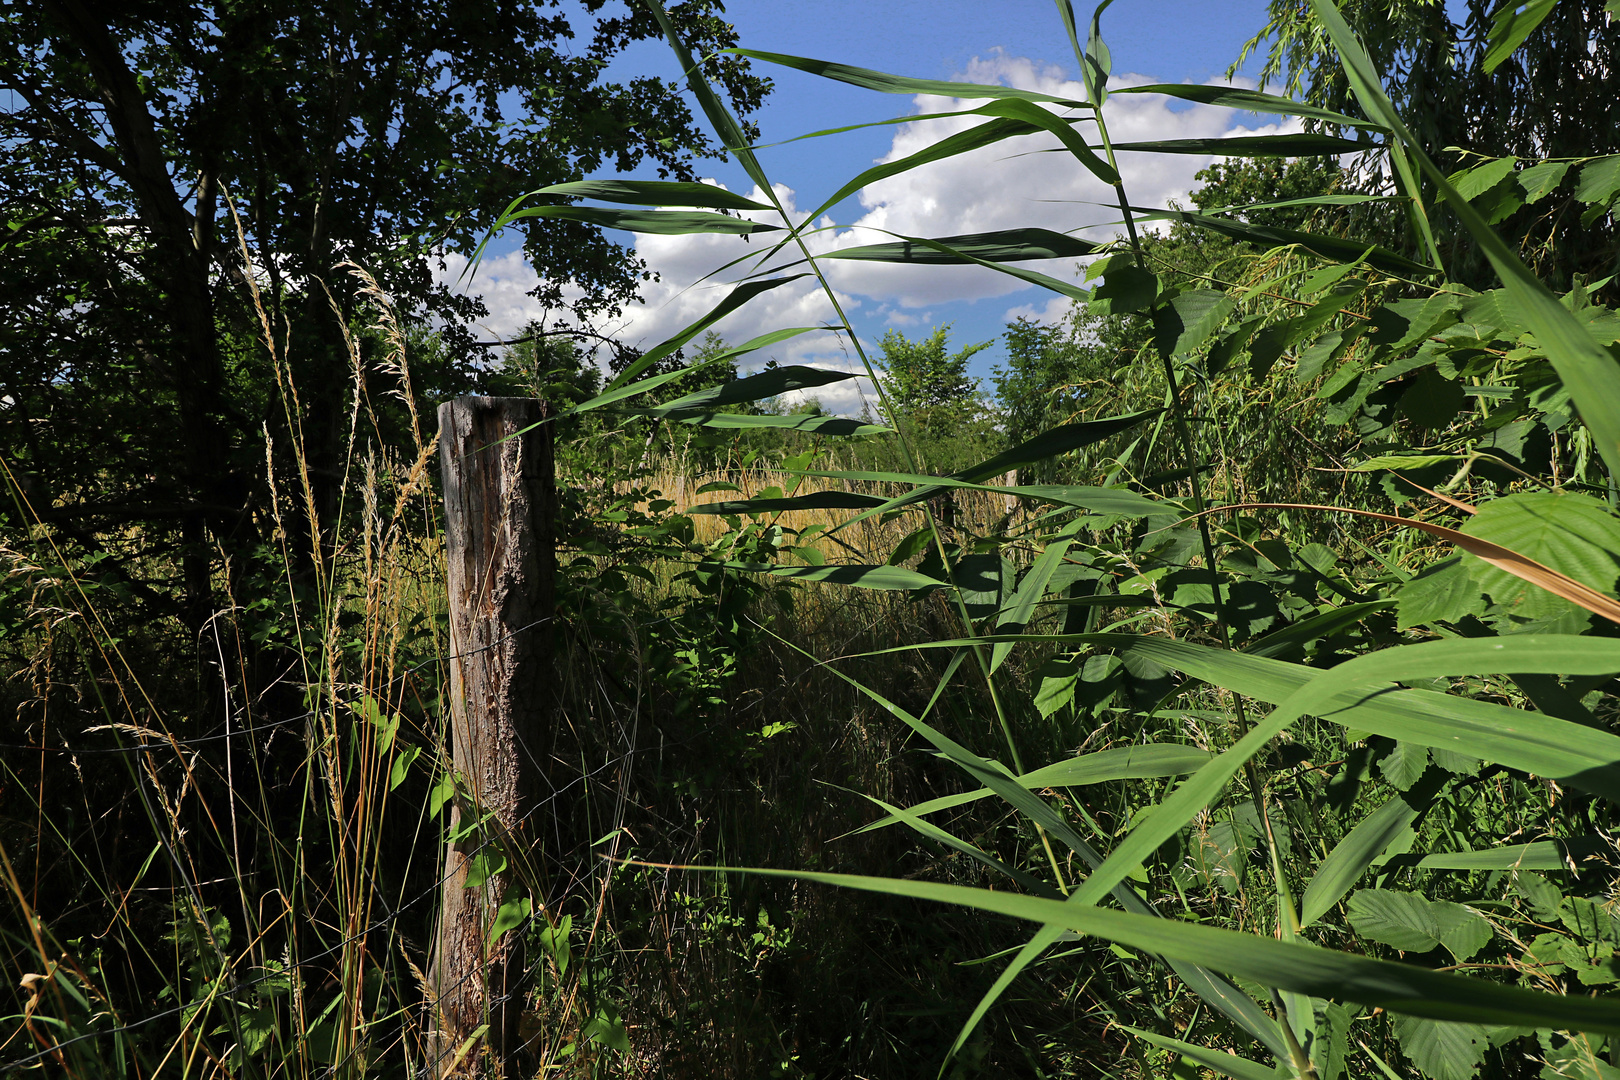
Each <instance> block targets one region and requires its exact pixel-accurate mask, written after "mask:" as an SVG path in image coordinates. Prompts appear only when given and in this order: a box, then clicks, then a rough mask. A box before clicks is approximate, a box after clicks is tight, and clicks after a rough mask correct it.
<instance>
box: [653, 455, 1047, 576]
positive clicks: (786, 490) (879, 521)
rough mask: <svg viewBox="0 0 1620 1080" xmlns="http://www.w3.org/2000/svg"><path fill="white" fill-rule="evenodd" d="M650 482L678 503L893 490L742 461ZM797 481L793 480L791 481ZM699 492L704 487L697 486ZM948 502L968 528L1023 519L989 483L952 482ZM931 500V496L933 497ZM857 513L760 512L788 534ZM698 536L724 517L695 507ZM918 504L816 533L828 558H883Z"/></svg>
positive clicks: (717, 531) (987, 530) (957, 524)
mask: <svg viewBox="0 0 1620 1080" xmlns="http://www.w3.org/2000/svg"><path fill="white" fill-rule="evenodd" d="M1015 482H1016V480H1015V478H1014V477H1013V476H1012V475H1011V474H1009V475H1008V476H1005V477H1002V478H1000V479H999V480H997V481H994V482H993V483H995V484H998V485H1002V486H1006V485H1010V484H1013V483H1015ZM647 483H648V485H649V486H650V487H652V488H653V489H654V490H656V491H658V492H660V493H662V494H663V496H664V497H665V498H668V499H671V500H673V501H674V503H675V505H676V507H677V508H679V509H681V510H685V509H686V508H688V507H691V506H698V505H702V504H703V503H708V502H718V501H721V500H728V501H729V500H736V499H752V498H759V497H762V496H765V497H775V496H780V495H783V494H786V495H810V494H813V493H815V492H819V491H848V492H855V493H858V494H862V495H894V494H898V493H899V488H898V487H896V486H895V485H883V484H875V483H868V482H864V481H850V480H839V479H836V478H833V477H824V476H801V475H798V474H793V473H785V472H778V471H776V470H774V469H748V470H743V471H737V472H731V473H725V474H721V473H701V474H698V475H695V476H685V475H682V474H680V473H677V472H674V471H665V470H659V471H657V472H655V473H654V474H653V475H652V476H651V477H649V478H648V479H647ZM715 483H728V484H734V485H736V487H737V488H738V489H739V490H736V491H725V490H715V491H708V492H703V488H704V487H705V486H706V485H709V484H715ZM795 485H797V486H795ZM699 492H703V493H702V494H699ZM950 501H951V503H952V504H953V506H952V510H951V511H950V513H949V515H942V516H948V517H949V520H950V521H953V522H954V528H956V529H960V530H961V531H962V532H964V533H966V534H968V535H972V536H994V535H997V534H1000V533H1005V532H1007V531H1008V530H1009V529H1010V528H1012V527H1013V526H1015V525H1017V524H1019V523H1021V522H1022V521H1024V520H1026V516H1027V509H1026V507H1025V506H1023V505H1021V500H1019V499H1018V498H1017V497H1016V496H1012V495H998V494H996V493H994V492H989V491H973V490H958V491H956V492H954V493H953V494H952V495H951V496H950ZM936 505H937V504H936ZM856 516H857V512H856V511H852V510H786V511H783V512H781V513H778V514H772V515H770V516H768V517H762V520H765V521H767V522H768V523H770V524H772V525H779V526H781V527H782V529H783V530H784V531H786V532H787V533H788V534H789V535H800V534H802V533H805V532H807V531H811V532H817V533H823V532H827V531H830V530H833V529H835V528H837V527H838V526H840V525H842V524H843V523H844V522H846V521H849V520H850V519H852V518H854V517H856ZM692 520H693V523H694V526H695V530H696V537H697V539H698V541H699V542H700V543H711V542H713V541H715V540H717V539H719V538H720V537H721V536H723V535H724V534H725V532H726V531H727V530H728V529H729V526H728V525H727V524H726V519H725V518H724V517H723V516H721V515H716V514H694V515H693V517H692ZM923 520H924V519H923V510H922V508H921V507H920V506H914V507H910V508H908V509H907V510H906V512H905V513H903V514H901V515H898V516H895V517H893V518H890V519H889V520H885V519H884V516H874V517H869V518H866V519H864V520H862V521H859V522H856V523H855V524H854V525H851V526H849V527H848V528H843V529H839V530H838V531H837V532H836V534H835V537H834V538H821V539H818V540H816V541H815V546H816V547H818V548H820V550H821V552H822V554H823V555H825V556H826V558H827V561H828V562H879V563H880V562H883V561H884V560H885V559H887V558H888V555H889V552H891V551H893V550H894V549H895V546H896V545H898V544H899V543H900V541H902V540H904V539H905V538H906V537H907V536H908V535H910V534H911V533H912V532H913V531H915V530H916V529H918V528H920V527H921V526H922V524H923Z"/></svg>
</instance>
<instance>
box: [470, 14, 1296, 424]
mask: <svg viewBox="0 0 1620 1080" xmlns="http://www.w3.org/2000/svg"><path fill="white" fill-rule="evenodd" d="M1076 14H1077V16H1079V17H1080V18H1082V19H1089V14H1090V13H1089V9H1080V8H1077V11H1076ZM727 16H728V17H729V18H730V19H731V20H732V21H733V23H734V24H735V25H736V27H737V29H738V32H739V36H740V39H741V44H742V45H743V46H745V47H748V48H755V49H760V50H765V51H771V52H784V53H793V54H797V55H801V56H810V57H815V58H818V59H826V60H836V61H839V62H842V63H848V64H854V65H858V66H862V67H872V68H878V69H881V70H885V71H891V72H895V73H898V74H904V75H911V76H916V77H919V78H929V79H945V80H957V81H961V80H967V81H974V82H996V83H1003V84H1007V85H1017V86H1025V87H1029V88H1039V89H1043V90H1046V91H1047V92H1058V93H1065V94H1069V95H1071V96H1077V97H1078V96H1081V95H1080V93H1079V91H1078V88H1076V87H1073V86H1068V87H1065V85H1064V84H1065V83H1067V82H1070V81H1071V80H1073V79H1074V78H1075V77H1076V74H1077V70H1078V69H1077V66H1076V64H1075V61H1074V57H1073V54H1072V52H1071V51H1070V47H1069V42H1068V39H1067V36H1066V35H1065V33H1064V31H1063V27H1062V23H1061V21H1060V20H1059V18H1058V16H1057V13H1056V10H1055V7H1054V6H1053V4H1052V3H1051V2H1050V0H995V2H992V3H966V2H962V0H933V2H928V3H924V2H919V0H867V2H864V3H856V2H852V0H805V2H801V3H784V2H782V0H732V2H731V3H729V4H728V5H727ZM1265 20H1266V9H1265V4H1264V3H1260V2H1257V0H1233V2H1225V3H1201V4H1200V3H1188V2H1183V0H1119V2H1118V3H1116V4H1115V5H1114V6H1113V7H1111V8H1110V9H1109V10H1108V12H1107V13H1105V15H1104V19H1103V36H1104V39H1105V41H1106V42H1107V43H1108V45H1109V47H1110V49H1111V51H1112V54H1113V70H1114V73H1115V77H1116V79H1117V80H1119V81H1121V82H1129V83H1138V84H1139V83H1145V82H1206V81H1214V80H1217V79H1224V77H1225V72H1226V69H1227V67H1228V65H1230V64H1231V62H1232V61H1233V60H1235V59H1236V58H1237V56H1238V53H1239V50H1240V49H1241V48H1242V46H1243V43H1244V42H1245V41H1247V40H1248V38H1249V37H1251V36H1252V35H1253V34H1254V33H1256V32H1257V31H1258V30H1259V29H1260V28H1261V27H1262V26H1263V25H1264V24H1265ZM1257 69H1258V60H1257V59H1251V60H1250V62H1249V63H1248V64H1247V65H1245V71H1244V72H1240V78H1242V76H1243V74H1245V73H1252V72H1254V71H1255V70H1257ZM761 70H762V71H763V72H764V73H767V74H769V75H770V77H771V78H773V79H774V80H775V82H776V89H775V92H774V93H773V94H772V95H771V96H770V97H769V98H768V99H767V102H766V105H765V107H764V108H763V109H762V110H761V111H760V112H759V113H758V114H756V116H755V118H754V119H755V120H756V122H757V123H758V124H759V126H760V128H761V131H762V135H763V139H764V141H765V142H766V143H770V142H775V141H778V140H783V139H789V138H792V137H794V136H797V135H802V134H805V133H807V132H810V131H814V130H818V129H823V128H829V127H835V126H843V125H847V124H854V123H865V122H870V121H877V120H882V119H886V118H889V117H901V116H909V115H915V114H917V113H919V112H924V111H930V112H932V111H944V110H945V109H947V108H952V107H955V108H960V107H961V106H962V104H963V103H962V102H961V101H960V100H951V99H942V98H933V99H919V98H915V97H912V96H906V95H886V94H878V93H873V92H871V91H866V90H860V89H857V88H854V87H850V86H846V85H844V84H840V83H835V82H831V81H828V80H825V79H819V78H815V77H813V76H809V75H804V74H802V73H799V72H796V71H793V70H791V69H783V68H777V67H774V66H769V65H761ZM638 72H651V73H657V74H660V75H664V76H666V77H669V78H672V79H673V78H675V77H676V76H677V75H678V72H677V71H676V68H675V65H674V63H673V58H672V56H671V55H670V53H669V52H668V48H667V46H665V45H664V44H663V43H662V42H648V43H643V44H641V45H638V46H636V47H635V48H633V49H631V50H630V51H628V52H627V53H626V54H625V55H624V56H622V57H621V58H619V59H618V60H617V61H616V63H615V65H614V66H613V68H612V69H611V70H610V72H609V74H610V76H614V77H623V76H627V75H629V74H632V73H638ZM1109 108H1110V112H1109V118H1110V119H1109V123H1110V129H1111V132H1112V133H1113V135H1114V138H1115V139H1116V141H1124V140H1127V139H1150V138H1177V137H1190V136H1213V135H1219V134H1224V133H1226V132H1227V131H1228V130H1231V129H1232V128H1234V127H1243V128H1250V129H1259V130H1279V128H1277V127H1276V126H1275V120H1276V118H1273V117H1257V116H1254V115H1252V114H1241V113H1231V112H1229V111H1227V110H1216V109H1211V108H1208V107H1203V106H1197V107H1188V106H1186V105H1185V104H1184V103H1177V102H1171V101H1170V100H1169V99H1165V98H1155V97H1148V96H1145V95H1127V96H1124V97H1121V98H1115V99H1112V100H1111V103H1110V106H1109ZM969 123H970V121H965V120H964V121H957V120H951V121H930V122H926V123H910V124H906V125H902V126H885V127H875V128H868V129H865V130H862V131H858V132H850V133H846V134H843V135H838V136H833V137H830V138H826V139H815V140H808V141H805V142H798V143H793V144H790V145H787V146H779V147H774V148H771V149H769V150H766V151H764V152H762V154H761V160H762V162H763V164H764V167H765V169H766V171H767V173H768V174H769V175H770V177H771V179H772V182H773V184H774V185H776V186H777V188H778V193H779V195H781V196H783V197H784V199H785V200H787V201H788V203H789V205H790V206H796V207H797V208H799V209H800V212H801V213H802V212H807V211H808V210H809V209H811V208H813V207H815V206H817V205H819V204H820V203H821V201H822V200H823V199H824V198H825V197H827V196H828V195H830V194H831V193H832V192H834V191H836V190H837V188H838V187H839V186H840V185H841V184H842V183H843V182H844V181H846V180H847V179H848V178H850V177H852V176H854V175H856V174H857V173H859V172H860V171H862V170H863V169H865V168H868V167H870V166H871V164H873V162H874V161H877V160H879V159H882V158H884V157H885V156H898V155H901V154H904V153H909V152H911V151H913V150H915V149H917V148H919V147H921V146H923V145H926V144H927V143H929V142H932V141H935V140H936V139H938V138H940V137H942V136H943V135H945V134H948V133H950V132H951V131H955V130H960V129H961V128H962V127H966V126H968V125H969ZM1043 147H1044V144H1043V143H1042V142H1041V140H1040V139H1039V138H1036V137H1027V138H1025V139H1024V140H1018V141H1015V142H1012V143H1008V144H1005V145H1004V146H1002V147H998V148H994V149H992V150H991V151H987V152H980V153H976V154H974V155H965V156H963V157H962V158H958V159H953V160H952V161H951V162H949V163H940V164H938V165H935V166H930V167H929V168H928V169H924V170H919V171H918V172H917V173H912V174H906V175H904V176H902V177H897V178H894V179H892V180H889V181H885V182H884V183H883V184H880V185H875V186H874V187H871V188H868V189H865V190H863V191H862V192H861V193H859V194H858V195H857V196H852V197H851V198H848V199H846V200H845V201H844V202H843V203H840V204H839V205H838V206H837V207H835V208H833V210H832V211H831V213H830V215H829V216H830V219H831V221H830V224H831V225H833V226H835V228H834V229H832V230H830V231H828V232H826V233H823V234H822V239H821V240H820V241H819V243H820V245H821V247H822V250H826V249H827V248H830V247H840V246H851V245H854V244H860V243H873V242H879V241H881V240H884V239H886V237H885V236H883V235H882V234H880V233H876V232H874V231H873V229H877V228H882V229H888V230H890V231H892V232H898V233H904V234H908V235H934V236H941V235H949V234H951V233H959V232H977V231H986V230H989V229H995V228H1012V227H1016V226H1019V225H1039V226H1042V227H1045V228H1052V229H1056V230H1059V231H1075V230H1082V231H1081V235H1085V236H1088V237H1089V238H1094V239H1107V238H1108V237H1109V236H1110V235H1112V232H1113V226H1112V225H1111V224H1108V222H1109V221H1111V218H1110V216H1109V215H1108V214H1107V212H1106V210H1105V209H1102V208H1098V207H1094V206H1088V205H1086V204H1087V203H1088V202H1097V201H1101V200H1102V199H1105V198H1107V195H1108V193H1107V190H1106V189H1103V188H1101V186H1100V185H1099V184H1097V183H1096V182H1095V181H1094V180H1093V179H1092V178H1090V177H1087V176H1084V175H1083V174H1080V172H1079V170H1078V169H1076V168H1074V167H1073V166H1072V165H1066V164H1065V163H1064V161H1063V159H1062V158H1060V157H1059V155H1055V154H1038V153H1032V151H1038V150H1040V149H1042V148H1043ZM1126 157H1127V160H1125V161H1122V171H1123V172H1124V173H1125V176H1126V182H1127V185H1128V187H1129V188H1130V190H1131V191H1132V200H1133V202H1136V203H1138V204H1139V205H1140V204H1146V203H1157V204H1159V205H1162V204H1163V203H1164V202H1165V201H1167V200H1169V199H1171V198H1178V197H1179V198H1184V197H1185V193H1186V191H1187V190H1188V188H1189V187H1191V186H1192V184H1193V183H1194V181H1193V179H1192V174H1193V173H1194V172H1196V171H1197V169H1199V168H1202V167H1203V166H1204V165H1206V164H1208V160H1209V159H1203V158H1194V157H1177V158H1175V159H1167V158H1166V157H1164V156H1152V157H1148V156H1146V155H1134V157H1135V158H1136V159H1137V160H1135V161H1132V160H1129V158H1130V157H1132V156H1131V155H1127V156H1126ZM703 172H704V173H705V175H707V176H711V177H713V178H714V179H715V180H717V181H718V182H720V183H722V184H724V185H725V186H726V187H728V188H731V189H732V190H735V191H740V192H743V193H745V194H746V193H748V192H750V191H751V190H752V189H753V184H752V182H751V181H749V180H748V179H747V178H746V177H745V176H744V175H743V174H742V172H741V170H740V169H738V168H737V167H735V166H734V165H731V164H730V163H729V162H728V163H724V164H722V163H718V162H715V163H705V164H704V166H703ZM650 175H651V174H649V177H650ZM822 224H829V222H827V221H825V220H824V221H823V222H822ZM1088 226H1090V227H1089V228H1088ZM625 239H626V241H627V242H636V243H637V252H638V254H640V255H641V256H642V257H643V258H644V259H646V260H647V261H648V263H649V265H650V266H651V267H652V268H653V269H654V270H656V271H657V272H658V273H659V274H660V275H661V280H660V281H659V282H658V283H656V284H654V285H652V286H650V287H649V288H648V290H647V292H646V293H645V299H646V301H647V303H646V305H645V306H643V305H637V306H636V307H634V308H632V309H631V310H630V311H627V312H626V315H625V317H624V318H623V319H621V320H620V321H619V322H618V323H617V324H615V325H614V326H613V327H610V328H609V329H611V330H613V331H614V332H616V333H618V334H620V335H622V336H623V337H624V338H626V339H628V340H630V341H632V342H634V343H637V344H639V345H640V346H641V347H643V348H646V347H650V346H651V345H654V344H656V343H657V342H658V341H661V340H663V338H665V337H667V336H668V335H669V334H671V333H673V332H675V331H676V330H678V329H679V328H680V327H681V326H683V325H685V324H687V323H689V322H690V321H692V320H693V319H695V318H696V317H697V316H698V315H700V314H701V313H702V312H703V311H705V310H706V309H707V308H708V307H710V306H712V305H713V304H714V303H715V302H717V301H718V299H719V297H720V295H721V292H719V291H718V290H717V289H716V288H714V287H698V288H693V287H692V286H693V283H695V282H697V281H698V280H699V279H700V278H702V277H703V276H704V275H705V274H707V273H708V272H710V271H712V270H714V269H716V268H717V267H719V266H720V265H722V264H723V263H724V262H726V261H728V260H729V259H731V258H734V257H736V255H738V254H742V253H745V252H746V251H748V250H749V248H748V247H746V246H745V245H743V244H742V243H741V242H740V241H737V240H735V239H731V238H726V239H720V238H713V237H683V238H669V237H659V238H647V237H643V238H641V239H640V240H639V241H634V240H633V238H630V237H628V236H627V237H625ZM515 241H516V238H515V237H513V238H511V240H508V241H506V242H504V243H497V244H496V245H494V246H492V249H491V255H490V256H489V257H488V258H487V259H486V261H485V264H484V265H483V266H482V267H481V268H480V271H479V273H478V275H477V277H476V278H475V279H474V285H473V288H474V291H478V292H481V293H483V294H484V295H485V297H486V299H487V300H488V301H489V302H490V305H491V307H492V317H491V319H490V320H488V322H487V323H486V326H485V329H486V330H488V331H490V332H493V333H498V334H502V335H505V334H508V333H512V332H515V331H516V330H517V329H518V328H519V327H520V326H521V325H522V323H523V322H525V321H527V319H528V318H531V317H534V316H536V315H539V314H541V313H540V312H539V311H538V309H537V308H536V307H535V305H534V304H533V302H532V301H529V302H528V304H527V306H525V303H524V298H523V296H522V293H523V291H524V290H525V289H526V288H527V287H532V285H533V284H534V282H535V278H534V272H533V270H532V268H529V267H527V266H526V264H523V262H522V260H521V253H519V252H517V251H516V250H515V247H516V244H515ZM828 265H829V266H836V267H838V268H839V270H838V273H837V275H836V276H835V277H834V285H835V287H836V288H837V289H838V291H839V294H840V296H841V298H843V299H844V301H845V302H846V304H847V308H848V310H849V313H850V316H851V319H852V321H853V323H854V325H855V327H856V329H857V331H858V332H859V334H860V336H861V339H862V341H863V342H864V343H866V344H868V345H869V346H870V345H874V344H875V343H876V342H877V340H878V339H879V338H880V337H881V336H882V334H883V333H884V331H886V330H888V329H890V328H895V329H899V330H901V331H902V332H903V333H906V334H908V335H911V336H921V335H926V334H927V333H928V332H930V331H931V330H932V329H933V327H935V326H937V325H940V324H944V323H950V324H952V334H951V341H952V343H953V347H961V346H963V345H966V344H969V343H972V342H976V341H986V340H994V341H996V345H995V346H994V347H992V348H991V349H988V350H986V351H985V352H983V353H981V354H979V355H978V356H977V357H976V358H975V363H974V368H973V370H974V374H976V375H979V376H981V377H983V376H987V375H988V374H989V372H990V369H991V367H992V366H993V365H995V364H996V363H998V362H1000V361H1001V359H1002V358H1003V356H1004V350H1003V349H1002V348H1001V342H1000V339H999V335H1000V334H1001V332H1002V330H1003V328H1004V326H1005V323H1006V321H1007V320H1008V318H1009V317H1010V316H1012V315H1016V314H1025V315H1029V316H1032V317H1038V318H1047V319H1051V318H1055V317H1057V316H1058V315H1059V314H1060V313H1061V309H1062V307H1063V302H1062V301H1054V294H1051V293H1044V292H1041V291H1040V290H1037V289H1035V288H1032V287H1017V286H1020V285H1021V283H1018V282H1015V281H1013V280H1012V279H1010V278H1007V277H1005V276H1003V275H998V274H995V273H994V272H991V271H985V270H981V269H978V268H955V267H951V268H905V269H897V268H893V267H884V266H881V265H879V264H861V263H849V262H836V261H835V262H830V263H829V264H828ZM1038 268H1039V269H1041V270H1042V271H1043V272H1046V273H1049V274H1051V275H1052V276H1054V277H1065V278H1072V277H1073V276H1074V274H1075V273H1076V272H1077V268H1076V267H1075V266H1074V264H1072V263H1069V264H1063V263H1060V262H1058V261H1052V262H1047V263H1042V264H1038ZM454 269H455V268H454V267H453V270H454ZM765 299H766V301H767V302H766V303H764V304H758V303H756V305H751V307H750V308H748V309H744V311H743V312H741V313H739V314H738V315H736V316H733V317H732V318H731V319H729V320H727V322H725V323H723V324H721V326H720V327H719V329H720V331H721V332H722V333H723V334H724V336H726V337H727V339H728V340H733V341H738V340H744V339H746V338H748V337H751V336H753V335H754V334H757V333H762V332H764V331H766V330H770V329H774V328H776V327H777V326H782V325H790V326H791V325H800V326H802V325H810V324H813V323H818V322H822V321H825V320H826V319H827V318H828V317H829V315H830V305H827V304H826V302H825V298H823V297H821V296H819V295H818V294H815V293H814V292H813V291H812V290H809V289H800V290H798V291H794V287H793V286H789V287H785V288H783V289H779V290H775V291H774V292H772V293H770V294H767V297H766V298H765ZM775 355H776V358H777V359H779V360H781V361H783V362H800V363H805V362H809V363H820V364H829V365H832V366H840V367H841V366H844V365H846V364H847V363H848V362H849V358H848V354H847V353H846V352H845V350H843V349H841V348H839V347H838V345H837V343H836V341H834V340H832V339H831V336H830V335H806V336H805V337H802V338H799V339H796V340H795V342H794V343H793V344H791V345H784V346H781V347H779V348H778V350H777V352H776V353H775ZM764 358H765V357H763V356H761V357H760V358H759V359H760V362H763V360H764ZM855 389H856V388H847V389H846V392H845V393H844V394H843V395H842V396H843V397H847V398H849V399H850V400H847V401H845V400H842V399H840V400H836V401H834V400H827V401H826V404H828V405H829V406H831V407H834V408H837V409H840V410H857V409H858V407H859V404H858V400H857V398H856V397H855V396H853V393H854V390H855Z"/></svg>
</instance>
